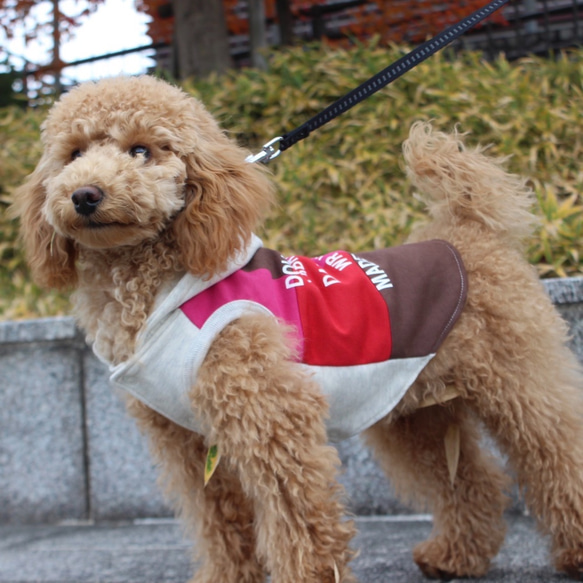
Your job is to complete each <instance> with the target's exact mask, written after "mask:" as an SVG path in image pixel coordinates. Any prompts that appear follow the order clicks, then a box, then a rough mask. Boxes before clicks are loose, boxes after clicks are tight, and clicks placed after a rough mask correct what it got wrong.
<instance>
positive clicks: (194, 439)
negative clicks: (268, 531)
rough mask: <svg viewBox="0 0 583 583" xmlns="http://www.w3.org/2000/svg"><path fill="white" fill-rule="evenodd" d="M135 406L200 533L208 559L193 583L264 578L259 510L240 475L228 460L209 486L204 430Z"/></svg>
mask: <svg viewBox="0 0 583 583" xmlns="http://www.w3.org/2000/svg"><path fill="white" fill-rule="evenodd" d="M129 409H130V411H131V412H132V413H133V415H134V416H135V417H136V418H137V420H138V423H139V425H140V427H141V428H142V429H143V430H144V431H145V432H146V433H147V434H148V435H149V437H150V443H151V448H152V450H153V453H154V456H155V458H156V460H157V462H158V463H159V465H160V466H161V468H162V471H163V475H162V478H163V481H164V486H165V488H166V491H167V494H168V497H169V499H170V502H172V503H173V505H174V506H175V507H176V510H177V512H178V514H179V515H180V518H181V519H182V521H183V522H184V526H185V527H186V528H187V529H188V530H189V531H190V532H191V534H193V535H194V536H195V537H196V554H195V558H199V559H200V560H201V562H202V565H201V566H200V568H199V570H198V571H197V573H196V575H195V576H194V578H193V579H192V583H263V582H264V581H265V578H266V574H265V570H264V568H263V567H262V566H261V564H260V563H259V562H258V559H257V555H256V552H255V532H254V513H253V508H252V505H251V503H250V501H249V499H248V498H247V497H246V496H245V495H244V494H243V491H242V489H241V484H240V482H239V480H238V479H237V477H236V476H235V475H233V474H231V473H229V472H228V471H227V468H226V467H225V466H224V465H223V466H221V465H220V464H219V466H218V467H217V469H216V471H215V473H214V474H213V476H212V480H210V481H209V483H208V484H207V486H206V487H205V486H204V465H205V459H206V454H207V449H208V448H207V446H206V445H205V443H204V439H203V438H202V436H200V435H198V434H195V433H192V432H191V431H188V430H187V429H183V428H182V427H179V426H178V425H175V424H174V423H172V422H171V421H169V420H168V419H165V418H164V417H162V416H161V415H159V414H158V413H156V412H154V411H152V410H151V409H149V408H148V407H146V406H145V405H143V404H141V403H139V402H138V401H132V402H131V403H130V406H129Z"/></svg>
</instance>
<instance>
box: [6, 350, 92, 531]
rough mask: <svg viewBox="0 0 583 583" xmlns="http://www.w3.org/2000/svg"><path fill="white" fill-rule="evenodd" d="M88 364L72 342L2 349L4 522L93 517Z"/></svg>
mask: <svg viewBox="0 0 583 583" xmlns="http://www.w3.org/2000/svg"><path fill="white" fill-rule="evenodd" d="M81 377H82V374H81V363H80V361H79V358H78V350H77V348H76V347H75V346H72V345H71V344H70V343H62V342H56V343H55V342H52V343H50V344H48V345H46V344H44V343H38V342H32V343H26V344H24V345H22V344H20V345H16V344H10V345H6V344H5V345H4V346H3V349H2V351H1V352H0V378H1V379H2V381H1V384H0V386H1V390H0V523H2V522H9V523H10V522H25V523H29V522H47V521H49V522H50V521H55V520H60V519H64V518H84V517H86V515H87V499H86V492H87V482H86V471H85V469H86V468H85V443H84V430H83V411H82V395H81V392H80V390H81V386H82V383H81Z"/></svg>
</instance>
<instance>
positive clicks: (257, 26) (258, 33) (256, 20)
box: [247, 0, 267, 71]
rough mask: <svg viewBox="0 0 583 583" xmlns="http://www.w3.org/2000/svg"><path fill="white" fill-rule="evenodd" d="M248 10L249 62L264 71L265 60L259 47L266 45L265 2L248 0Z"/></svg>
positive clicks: (265, 67) (265, 66)
mask: <svg viewBox="0 0 583 583" xmlns="http://www.w3.org/2000/svg"><path fill="white" fill-rule="evenodd" d="M247 6H248V10H249V45H250V49H251V64H252V65H253V66H254V67H255V68H257V69H261V70H262V71H265V70H266V69H267V62H266V60H265V57H264V56H263V55H262V54H261V49H264V48H265V47H266V46H267V37H266V35H265V4H264V0H248V1H247Z"/></svg>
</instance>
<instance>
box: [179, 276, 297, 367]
mask: <svg viewBox="0 0 583 583" xmlns="http://www.w3.org/2000/svg"><path fill="white" fill-rule="evenodd" d="M235 300H250V301H253V302H257V303H258V304H261V305H263V306H265V307H266V308H267V309H268V310H269V311H270V312H271V313H272V314H273V315H274V316H276V317H277V318H280V319H281V320H283V321H285V322H287V323H288V324H291V325H293V326H295V328H296V330H297V342H298V344H297V347H298V350H299V357H300V361H301V360H302V355H303V342H302V338H303V329H302V322H301V320H300V312H299V308H298V300H297V296H296V292H295V289H286V284H285V278H279V279H273V278H272V276H271V273H270V272H269V271H268V270H267V269H257V270H255V271H252V272H245V271H242V270H239V271H236V272H235V273H233V274H232V275H230V276H229V277H227V278H226V279H224V280H222V281H219V282H218V283H216V284H215V285H213V286H211V287H210V288H208V289H206V290H205V291H203V292H201V293H200V294H198V295H197V296H195V297H194V298H192V299H190V300H188V301H187V302H185V303H184V304H182V306H181V307H180V309H181V310H182V311H183V312H184V314H185V315H186V316H187V317H188V319H189V320H190V321H191V322H192V323H193V324H194V325H195V326H197V327H198V328H202V327H203V325H204V323H205V322H206V321H207V320H208V318H209V317H210V316H211V315H212V314H213V313H214V312H216V311H217V310H218V309H219V308H220V307H221V306H224V305H225V304H227V303H229V302H233V301H235Z"/></svg>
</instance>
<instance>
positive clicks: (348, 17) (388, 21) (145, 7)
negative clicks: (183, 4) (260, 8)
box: [137, 0, 506, 43]
mask: <svg viewBox="0 0 583 583" xmlns="http://www.w3.org/2000/svg"><path fill="white" fill-rule="evenodd" d="M169 2H170V0H137V6H138V9H139V10H142V11H143V12H146V13H147V14H149V15H150V16H151V17H152V22H151V23H150V25H149V30H148V34H149V35H150V37H151V38H152V41H153V42H168V43H169V42H171V40H172V29H173V26H174V19H173V18H166V19H161V18H160V16H159V14H158V9H159V7H160V6H163V5H166V4H168V3H169ZM486 2H487V0H465V1H464V0H461V1H460V0H457V1H456V0H443V1H442V2H435V0H376V1H370V2H367V3H365V4H363V5H361V6H358V7H356V8H351V9H348V10H346V11H345V12H344V15H345V18H343V21H346V24H343V25H342V26H340V27H339V32H341V33H342V34H344V35H348V36H352V37H356V38H358V39H361V40H365V39H366V38H370V37H372V36H375V35H376V36H380V38H381V41H382V42H396V43H400V42H409V43H417V42H421V41H423V40H425V39H426V38H427V37H428V36H433V35H435V34H437V33H438V32H440V31H441V30H443V29H444V28H446V27H447V26H449V25H450V24H453V23H454V22H457V21H458V20H461V19H462V18H463V17H464V16H467V15H468V14H470V13H471V12H473V11H474V10H477V9H478V8H481V7H482V6H484V5H485V4H486ZM223 3H224V6H225V15H226V19H227V26H228V29H229V33H230V34H232V35H245V34H248V32H249V22H248V19H247V3H246V2H242V1H241V0H223ZM328 3H329V2H328V0H312V1H306V0H303V1H302V0H290V8H291V11H292V14H293V16H294V18H295V19H302V20H305V19H307V17H306V16H305V11H306V10H307V9H309V8H310V7H312V6H315V5H318V4H323V5H325V4H328ZM265 13H266V18H267V19H268V20H269V21H277V12H276V8H275V0H265ZM489 21H490V22H496V23H498V24H505V23H506V20H505V19H504V17H503V15H502V12H501V11H498V12H497V13H495V14H494V15H492V16H491V17H490V18H489Z"/></svg>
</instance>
